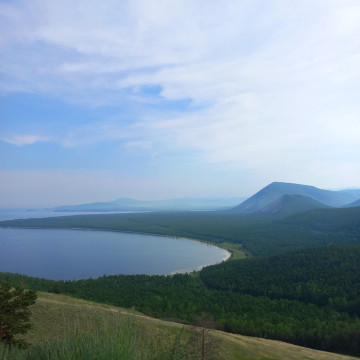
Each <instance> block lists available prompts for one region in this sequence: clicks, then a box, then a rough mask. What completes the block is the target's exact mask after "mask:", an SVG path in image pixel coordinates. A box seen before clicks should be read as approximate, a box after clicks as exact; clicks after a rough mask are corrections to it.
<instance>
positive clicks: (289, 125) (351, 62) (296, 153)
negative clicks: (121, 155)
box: [0, 0, 360, 172]
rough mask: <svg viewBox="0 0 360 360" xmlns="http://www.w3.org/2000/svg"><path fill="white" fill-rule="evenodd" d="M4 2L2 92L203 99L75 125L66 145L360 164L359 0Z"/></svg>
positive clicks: (222, 159)
mask: <svg viewBox="0 0 360 360" xmlns="http://www.w3.org/2000/svg"><path fill="white" fill-rule="evenodd" d="M0 11H1V13H2V16H3V19H5V21H3V30H5V31H3V33H4V34H6V35H5V37H4V40H3V42H2V47H3V52H4V54H5V57H4V59H5V60H3V61H1V62H0V63H1V67H2V72H3V73H4V74H5V75H6V77H7V82H6V85H4V86H2V88H3V91H10V90H11V89H14V88H16V89H24V90H27V91H33V92H37V91H39V92H44V91H46V92H48V93H50V94H55V95H56V96H62V97H63V98H65V99H69V100H71V101H73V100H74V99H75V101H83V100H84V99H87V100H88V102H89V103H92V104H108V103H112V104H116V103H117V102H119V101H120V100H124V97H125V95H124V94H123V93H122V92H121V91H122V90H124V89H129V88H132V89H141V88H142V87H143V86H147V85H157V86H159V87H160V88H161V94H160V95H161V99H160V100H183V99H189V100H190V102H191V106H190V109H187V112H186V113H184V114H182V113H180V112H179V113H177V114H175V115H174V112H169V111H168V110H167V108H166V107H164V108H162V109H158V110H157V113H156V114H151V115H149V114H148V113H147V112H146V111H144V112H142V113H141V114H140V116H139V117H138V118H136V119H132V121H128V122H126V123H124V122H123V121H121V120H116V119H115V120H114V119H113V120H108V121H106V120H104V121H103V122H98V123H96V124H89V125H88V126H82V127H76V126H74V128H73V130H72V131H71V132H69V133H68V134H67V135H66V136H64V137H63V138H62V139H59V138H57V137H56V136H53V137H52V138H53V139H57V140H56V141H57V142H59V143H61V144H63V145H64V146H67V147H74V146H79V145H84V144H88V143H92V142H100V141H105V140H107V139H120V140H122V141H124V142H125V143H126V145H124V146H125V147H126V148H127V149H128V150H130V149H133V150H134V149H135V148H136V149H137V151H141V149H143V150H144V151H146V152H147V151H148V150H149V148H150V147H151V149H152V150H153V151H154V153H155V154H165V153H167V152H169V151H175V150H177V151H180V152H181V151H194V152H195V153H196V155H197V157H198V159H199V160H201V161H205V162H207V163H212V164H220V163H225V164H226V163H232V164H233V165H234V166H235V167H239V168H241V167H245V168H252V167H257V168H270V167H271V166H272V167H276V169H277V171H279V168H281V167H287V168H291V169H293V170H294V171H297V170H296V166H295V165H292V164H295V163H297V164H301V165H300V166H298V168H299V169H313V168H314V166H315V165H314V164H317V163H318V161H319V159H323V160H324V157H326V153H330V152H329V149H338V151H339V152H341V151H340V150H341V149H348V150H347V151H346V154H344V157H345V156H346V159H348V161H349V165H348V166H349V169H350V167H351V166H352V167H353V168H357V169H358V168H359V160H358V158H359V156H358V155H359V153H360V149H359V144H360V118H359V114H360V103H359V101H358V100H359V97H360V72H359V69H360V42H359V36H360V20H359V16H360V6H359V2H358V1H357V0H353V1H352V0H345V1H338V0H330V1H329V0H327V1H325V0H315V1H314V0H311V1H310V0H294V1H291V2H289V1H281V0H279V1H271V2H269V1H266V0H258V1H250V0H249V1H248V0H246V1H244V0H243V1H225V2H217V1H208V2H206V5H204V2H203V1H200V0H198V1H194V0H192V1H190V0H187V1H161V0H149V1H140V0H138V1H134V0H132V1H121V2H119V1H115V0H107V1H101V2H99V1H89V0H87V1H85V0H81V1H80V0H79V1H76V2H75V3H74V2H73V1H70V0H62V1H60V0H58V1H56V0H52V1H45V0H34V1H32V2H28V1H25V0H18V1H15V2H14V3H13V5H11V4H8V5H5V4H2V5H1V6H0ZM138 93H139V94H140V93H141V92H140V91H139V92H138ZM99 94H101V96H99ZM110 94H111V96H110ZM114 94H115V95H114ZM139 94H138V95H137V96H134V97H129V98H127V99H125V100H126V101H133V102H138V101H140V100H141V94H140V95H139ZM79 99H81V100H79ZM157 100H159V99H157ZM45 140H46V139H41V138H36V137H31V136H30V137H29V136H28V137H18V138H16V137H13V138H10V140H9V139H8V140H6V141H8V142H12V143H13V144H16V145H22V144H30V143H33V142H35V141H45ZM269 171H270V170H269ZM300 171H301V170H298V172H300Z"/></svg>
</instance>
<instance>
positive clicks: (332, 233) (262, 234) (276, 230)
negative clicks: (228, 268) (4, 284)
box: [0, 207, 360, 256]
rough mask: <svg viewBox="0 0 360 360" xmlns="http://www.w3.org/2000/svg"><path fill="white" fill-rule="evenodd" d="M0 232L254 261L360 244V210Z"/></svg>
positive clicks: (137, 218) (94, 220) (180, 217)
mask: <svg viewBox="0 0 360 360" xmlns="http://www.w3.org/2000/svg"><path fill="white" fill-rule="evenodd" d="M0 226H14V227H28V228H31V227H35V228H86V229H94V230H95V229H102V230H116V231H131V232H138V233H153V234H161V235H172V236H182V237H189V238H195V239H199V240H203V241H207V242H211V243H215V244H221V243H222V242H231V243H237V244H242V245H243V248H244V249H245V250H246V251H247V252H248V253H249V254H251V255H253V256H267V255H274V254H279V253H282V252H286V251H291V250H296V249H302V248H309V247H315V246H324V245H328V244H360V207H355V208H346V209H318V210H311V211H308V212H304V213H300V214H296V215H292V216H289V217H288V218H285V219H282V220H277V219H276V218H273V217H271V216H269V215H267V216H261V215H244V214H239V213H237V212H231V211H219V212H174V213H171V212H168V213H137V214H106V215H79V216H64V217H53V218H46V219H28V220H11V221H2V222H0Z"/></svg>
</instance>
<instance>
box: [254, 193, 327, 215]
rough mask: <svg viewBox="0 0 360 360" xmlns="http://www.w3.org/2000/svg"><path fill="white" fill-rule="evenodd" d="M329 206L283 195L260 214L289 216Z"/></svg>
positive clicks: (295, 196)
mask: <svg viewBox="0 0 360 360" xmlns="http://www.w3.org/2000/svg"><path fill="white" fill-rule="evenodd" d="M324 208H329V206H327V205H325V204H323V203H321V202H319V201H317V200H314V199H313V198H310V197H308V196H303V195H282V196H280V197H278V198H277V199H276V200H274V201H272V202H271V203H270V204H268V205H266V206H264V207H263V208H262V209H260V210H259V211H258V213H264V214H271V215H277V216H288V215H292V214H296V213H299V212H302V211H307V210H312V209H324Z"/></svg>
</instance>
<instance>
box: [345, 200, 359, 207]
mask: <svg viewBox="0 0 360 360" xmlns="http://www.w3.org/2000/svg"><path fill="white" fill-rule="evenodd" d="M358 206H360V199H359V200H356V201H354V202H352V203H350V204H347V205H345V206H344V207H358Z"/></svg>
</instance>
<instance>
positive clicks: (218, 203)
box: [53, 198, 244, 212]
mask: <svg viewBox="0 0 360 360" xmlns="http://www.w3.org/2000/svg"><path fill="white" fill-rule="evenodd" d="M243 200H244V198H224V199H222V198H219V199H210V198H209V199H207V198H179V199H169V200H157V201H156V200H154V201H144V200H134V199H128V198H120V199H117V200H114V201H109V202H96V203H91V204H82V205H67V206H59V207H56V208H54V209H53V210H54V211H61V212H70V211H71V212H72V211H74V212H75V211H84V212H92V211H94V212H112V211H113V212H114V211H169V210H171V211H188V210H194V211H195V210H224V209H231V208H232V207H234V206H235V205H237V204H238V203H239V202H240V201H243Z"/></svg>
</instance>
